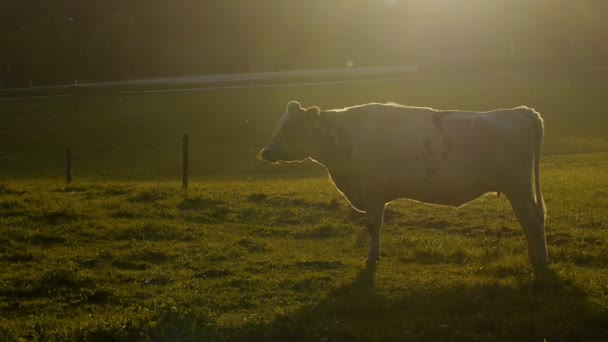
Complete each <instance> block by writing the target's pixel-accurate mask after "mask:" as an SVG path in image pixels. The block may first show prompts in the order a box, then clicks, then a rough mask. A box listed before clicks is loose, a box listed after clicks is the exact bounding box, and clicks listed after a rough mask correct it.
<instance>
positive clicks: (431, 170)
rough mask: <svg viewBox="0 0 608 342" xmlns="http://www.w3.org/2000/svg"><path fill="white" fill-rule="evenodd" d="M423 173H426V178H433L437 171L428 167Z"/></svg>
mask: <svg viewBox="0 0 608 342" xmlns="http://www.w3.org/2000/svg"><path fill="white" fill-rule="evenodd" d="M425 173H426V175H427V176H429V177H433V176H434V175H435V174H437V170H435V169H433V168H432V167H428V168H427V169H426V170H425Z"/></svg>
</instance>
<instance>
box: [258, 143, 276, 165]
mask: <svg viewBox="0 0 608 342" xmlns="http://www.w3.org/2000/svg"><path fill="white" fill-rule="evenodd" d="M258 158H260V159H264V160H265V161H268V162H271V163H275V162H277V161H278V160H279V159H278V158H277V157H276V156H275V153H273V151H272V150H271V149H269V148H268V147H266V148H263V149H262V150H261V151H260V153H259V154H258Z"/></svg>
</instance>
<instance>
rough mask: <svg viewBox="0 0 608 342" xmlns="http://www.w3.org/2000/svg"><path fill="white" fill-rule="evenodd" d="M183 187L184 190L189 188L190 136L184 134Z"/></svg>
mask: <svg viewBox="0 0 608 342" xmlns="http://www.w3.org/2000/svg"><path fill="white" fill-rule="evenodd" d="M182 161H183V164H182V185H183V187H184V189H187V188H188V134H184V143H183V151H182Z"/></svg>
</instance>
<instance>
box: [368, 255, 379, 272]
mask: <svg viewBox="0 0 608 342" xmlns="http://www.w3.org/2000/svg"><path fill="white" fill-rule="evenodd" d="M378 263H380V257H377V258H369V257H368V258H367V259H365V264H367V268H368V269H374V268H376V266H378Z"/></svg>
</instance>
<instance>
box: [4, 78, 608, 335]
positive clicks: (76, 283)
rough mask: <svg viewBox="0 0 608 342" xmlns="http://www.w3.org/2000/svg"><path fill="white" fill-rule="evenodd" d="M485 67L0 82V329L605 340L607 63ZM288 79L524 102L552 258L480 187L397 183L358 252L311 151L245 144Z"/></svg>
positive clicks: (281, 99) (274, 109) (366, 90)
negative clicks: (482, 74)
mask: <svg viewBox="0 0 608 342" xmlns="http://www.w3.org/2000/svg"><path fill="white" fill-rule="evenodd" d="M497 77H498V79H497V78H496V77H494V78H481V79H480V78H463V79H428V80H418V81H415V82H414V81H399V82H393V83H390V84H376V83H374V84H367V85H365V84H357V85H348V86H344V85H342V86H331V87H324V88H318V87H305V88H296V87H292V88H290V87H284V88H267V89H250V90H239V91H237V90H225V91H210V92H198V93H183V94H156V95H150V94H146V95H99V94H98V95H93V94H81V95H78V96H76V97H72V98H57V99H48V98H47V99H36V100H27V101H25V100H11V101H0V114H1V116H2V120H1V121H0V125H2V127H0V132H2V133H1V136H0V177H2V178H1V179H0V267H1V270H2V272H0V340H8V341H18V340H104V341H105V340H129V341H130V340H155V341H156V340H171V341H174V340H216V341H218V340H248V341H249V340H311V341H350V340H425V341H428V340H482V341H494V340H542V339H546V340H548V341H554V340H586V341H589V340H597V341H601V340H605V339H606V337H607V336H608V254H606V244H607V241H608V232H607V231H606V228H608V223H607V221H608V210H607V208H608V190H607V189H608V177H606V171H607V169H608V132H607V131H606V127H608V119H607V117H606V115H605V110H604V108H608V98H606V97H605V96H604V92H605V84H606V83H605V82H606V80H608V74H606V73H604V74H602V73H601V72H597V73H595V74H589V73H575V74H565V73H562V74H555V75H554V74H551V75H548V74H543V75H511V76H504V75H503V76H497ZM289 99H299V100H301V101H302V102H303V103H304V104H305V105H308V104H318V105H321V106H322V107H337V106H343V105H349V104H355V103H361V102H367V101H370V100H375V101H389V100H390V101H398V102H402V103H407V104H412V105H429V106H435V107H440V108H468V109H480V110H483V109H490V108H496V107H512V106H516V105H520V104H526V105H529V106H532V107H535V108H536V109H538V110H539V111H540V112H541V114H542V115H543V117H544V118H545V123H546V129H547V133H546V140H545V142H546V144H545V149H544V156H543V159H542V164H541V175H542V176H541V177H542V182H543V190H544V195H545V200H546V203H547V208H548V221H547V228H546V229H547V242H548V247H549V256H550V258H551V261H552V264H551V272H550V274H548V275H547V277H546V278H544V279H543V280H538V279H535V278H534V277H533V276H532V269H531V268H530V266H529V265H528V261H527V256H526V250H525V242H524V238H523V233H522V232H521V229H520V228H519V225H518V223H517V221H516V219H515V217H514V215H513V214H512V213H511V210H510V208H509V206H508V203H507V200H506V199H505V198H504V196H501V197H499V198H496V196H495V195H486V196H483V197H482V198H480V199H478V200H476V201H474V202H472V203H470V204H469V205H467V206H465V207H463V208H461V209H451V208H444V207H435V206H429V205H424V204H419V203H415V202H411V201H405V200H401V201H397V202H395V203H392V204H391V205H389V207H388V211H387V214H386V220H385V227H384V228H383V235H382V237H383V260H382V262H381V263H380V265H379V266H378V268H377V270H376V272H375V273H371V272H368V271H366V270H365V267H364V264H363V259H364V257H365V255H366V251H367V244H368V237H367V233H366V231H365V228H364V216H363V215H362V214H359V213H357V212H355V211H354V210H352V209H351V208H350V207H349V206H348V205H347V203H346V201H345V200H344V199H343V198H342V197H341V196H340V195H339V193H338V192H337V191H336V190H335V189H334V188H333V187H332V186H331V184H330V182H329V180H327V179H326V177H325V176H324V173H323V171H322V170H321V169H320V168H319V167H317V166H315V165H313V164H311V163H306V164H301V165H289V166H286V165H282V166H274V167H271V166H268V165H265V164H263V163H261V162H257V161H255V151H256V150H257V149H258V148H259V147H261V146H262V145H263V144H264V143H265V141H266V139H267V137H268V135H269V134H270V133H271V131H272V129H273V123H274V121H276V119H277V118H278V116H280V114H281V112H282V110H283V109H284V106H285V104H286V102H287V101H288V100H289ZM183 133H189V134H190V137H191V141H193V143H192V149H191V157H192V161H191V164H192V172H193V177H194V181H193V182H192V183H191V186H190V188H189V189H188V190H183V189H181V184H180V183H178V182H177V181H178V177H179V172H180V169H179V165H180V155H179V153H180V151H181V146H180V142H181V135H182V134H183ZM197 144H198V147H197ZM68 145H70V146H71V147H72V148H73V149H74V151H75V152H74V153H75V157H76V158H75V171H74V173H75V181H74V183H73V184H72V185H70V186H66V185H65V184H64V183H63V182H62V181H61V175H62V172H63V171H62V165H63V159H62V153H63V149H65V147H66V146H68ZM211 145H213V146H211ZM94 152H95V153H94Z"/></svg>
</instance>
